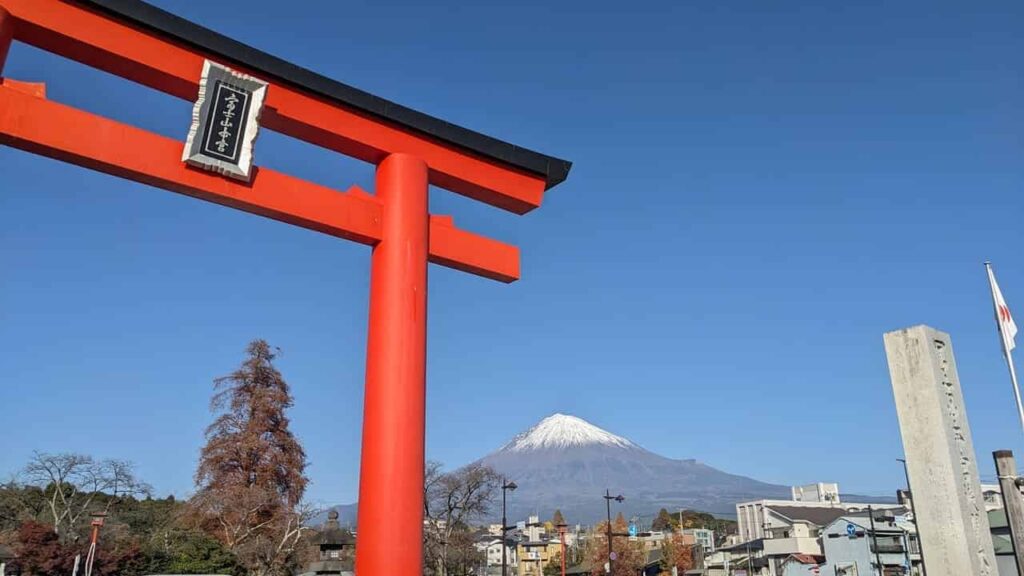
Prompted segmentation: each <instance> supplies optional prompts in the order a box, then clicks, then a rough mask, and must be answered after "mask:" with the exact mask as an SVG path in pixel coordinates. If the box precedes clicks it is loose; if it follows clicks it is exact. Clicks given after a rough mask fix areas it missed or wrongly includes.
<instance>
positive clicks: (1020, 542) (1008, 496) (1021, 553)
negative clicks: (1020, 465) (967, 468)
mask: <svg viewBox="0 0 1024 576" xmlns="http://www.w3.org/2000/svg"><path fill="white" fill-rule="evenodd" d="M992 457H993V458H994V459H995V461H996V475H997V476H998V477H999V490H1000V491H1001V492H1002V493H1003V509H1004V510H1006V524H1007V525H1008V526H1009V527H1010V543H1011V544H1013V556H1014V558H1015V559H1016V560H1017V573H1018V574H1024V572H1022V571H1024V502H1022V501H1021V498H1022V497H1021V493H1020V487H1021V483H1022V479H1021V478H1020V477H1019V476H1017V462H1016V461H1015V460H1014V459H1013V452H1012V451H1010V450H996V451H995V452H993V453H992Z"/></svg>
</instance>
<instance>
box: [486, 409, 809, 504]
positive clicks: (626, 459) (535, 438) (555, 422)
mask: <svg viewBox="0 0 1024 576" xmlns="http://www.w3.org/2000/svg"><path fill="white" fill-rule="evenodd" d="M479 462H480V463H482V464H486V465H488V466H491V467H492V468H494V469H495V470H497V471H498V472H499V473H501V474H503V475H504V476H506V477H507V478H508V479H510V480H514V481H515V483H516V484H517V485H518V486H519V488H518V489H517V490H516V491H515V493H514V494H510V495H509V500H508V501H509V510H510V512H509V516H510V517H511V518H521V517H525V516H526V515H528V514H539V515H540V516H541V517H550V515H551V514H552V512H553V511H554V510H555V508H560V509H561V510H562V512H563V514H564V515H565V517H566V518H567V519H569V521H570V522H592V521H594V520H597V519H600V518H602V517H603V516H604V514H605V509H604V508H605V503H604V499H603V498H602V495H603V494H604V491H605V489H609V490H611V491H612V494H619V493H621V494H623V495H624V496H625V497H626V500H625V502H623V503H622V504H621V505H618V504H617V505H616V508H617V509H618V510H621V511H622V512H623V513H625V514H627V515H631V514H651V513H654V512H657V510H658V509H659V508H667V509H669V510H678V509H679V508H690V509H695V510H702V511H707V512H712V513H719V514H723V515H729V514H733V513H735V504H736V502H740V501H744V500H753V499H758V498H786V497H788V496H789V489H788V488H787V487H785V486H779V485H775V484H767V483H764V482H759V481H757V480H753V479H751V478H747V477H745V476H738V475H735V474H729V473H727V472H723V471H721V470H718V469H716V468H712V467H711V466H708V465H706V464H702V463H700V462H697V461H696V460H674V459H671V458H666V457H664V456H660V455H658V454H655V453H653V452H650V451H648V450H645V449H644V448H642V447H640V446H638V445H637V444H636V443H634V442H632V441H630V440H628V439H626V438H623V437H622V436H618V435H616V434H613V433H611V432H609V431H607V430H604V429H602V428H600V427H598V426H595V425H593V424H591V423H590V422H587V421H586V420H583V419H581V418H577V417H575V416H569V415H566V414H554V415H552V416H548V417H547V418H545V419H543V420H541V421H540V422H539V423H538V424H537V425H535V426H533V427H532V428H530V429H529V430H527V431H525V432H523V433H522V434H519V435H517V436H516V437H515V438H513V439H512V440H511V441H510V442H508V443H507V444H505V445H504V446H502V447H501V448H500V449H498V450H497V451H496V452H493V453H491V454H489V455H487V456H485V457H483V458H482V459H480V460H479ZM499 513H500V511H499Z"/></svg>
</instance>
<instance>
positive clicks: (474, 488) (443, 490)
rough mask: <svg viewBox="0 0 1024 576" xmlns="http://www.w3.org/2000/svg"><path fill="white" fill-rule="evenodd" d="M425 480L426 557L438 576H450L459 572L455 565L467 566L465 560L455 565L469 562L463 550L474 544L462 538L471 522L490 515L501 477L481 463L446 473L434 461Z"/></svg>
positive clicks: (424, 536) (426, 472) (430, 464)
mask: <svg viewBox="0 0 1024 576" xmlns="http://www.w3.org/2000/svg"><path fill="white" fill-rule="evenodd" d="M424 478H425V481H424V491H425V493H424V499H423V504H424V515H425V516H426V519H427V525H426V527H425V528H424V531H423V538H424V548H425V550H426V554H425V555H426V557H427V560H428V565H431V564H432V565H433V572H434V575H435V576H449V574H452V573H454V572H457V571H458V568H459V567H458V566H455V565H454V564H459V565H460V566H462V567H464V566H463V565H464V564H465V562H464V561H460V562H453V560H454V559H455V558H456V557H457V558H459V559H462V560H465V559H466V557H467V554H465V553H464V552H466V551H465V550H462V549H461V548H464V547H465V546H466V545H468V546H470V547H472V541H471V540H469V539H467V538H463V537H462V536H464V535H465V533H466V532H468V529H469V525H470V523H471V522H473V521H475V520H478V519H480V518H482V517H484V516H486V515H487V514H488V513H489V512H490V510H491V506H492V504H493V503H494V499H495V493H496V491H497V490H498V484H499V476H498V474H497V473H496V472H495V471H494V470H493V469H491V468H489V467H487V466H483V465H480V464H471V465H469V466H466V467H465V468H460V469H459V470H455V471H452V472H447V473H445V472H443V471H442V469H441V465H440V464H439V463H437V462H430V463H428V464H427V467H426V471H425V476H424ZM454 547H459V550H457V554H453V553H452V552H453V548H454Z"/></svg>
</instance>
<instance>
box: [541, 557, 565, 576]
mask: <svg viewBox="0 0 1024 576" xmlns="http://www.w3.org/2000/svg"><path fill="white" fill-rule="evenodd" d="M561 574H562V553H561V552H555V553H554V554H552V555H551V559H550V560H548V563H547V564H546V565H545V566H544V576H561Z"/></svg>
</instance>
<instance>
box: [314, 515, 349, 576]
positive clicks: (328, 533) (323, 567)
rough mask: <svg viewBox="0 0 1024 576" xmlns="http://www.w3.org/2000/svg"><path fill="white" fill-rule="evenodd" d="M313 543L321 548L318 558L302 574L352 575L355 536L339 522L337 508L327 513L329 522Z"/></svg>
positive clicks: (319, 575) (318, 575)
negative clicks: (352, 552)
mask: <svg viewBox="0 0 1024 576" xmlns="http://www.w3.org/2000/svg"><path fill="white" fill-rule="evenodd" d="M313 543H314V544H316V545H317V548H318V549H319V555H318V558H317V560H315V561H313V562H311V563H310V564H309V566H307V567H306V570H305V571H304V572H303V573H302V574H300V576H352V574H353V572H352V558H351V554H350V553H351V551H352V547H353V546H354V545H355V538H353V537H352V533H351V532H349V531H348V530H345V529H343V528H342V527H341V526H340V525H339V524H338V512H337V511H336V510H331V511H330V512H328V513H327V522H326V523H324V527H323V529H321V530H320V531H319V533H317V535H316V536H315V537H314V538H313Z"/></svg>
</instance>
